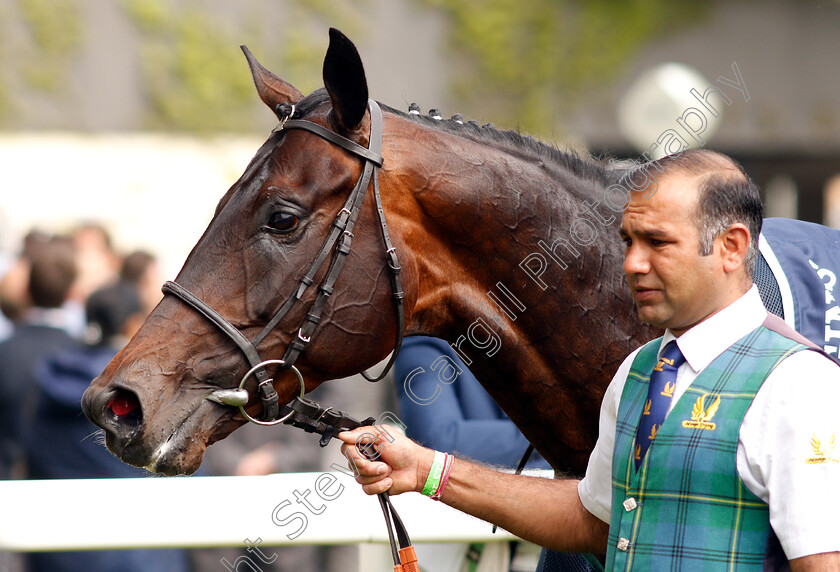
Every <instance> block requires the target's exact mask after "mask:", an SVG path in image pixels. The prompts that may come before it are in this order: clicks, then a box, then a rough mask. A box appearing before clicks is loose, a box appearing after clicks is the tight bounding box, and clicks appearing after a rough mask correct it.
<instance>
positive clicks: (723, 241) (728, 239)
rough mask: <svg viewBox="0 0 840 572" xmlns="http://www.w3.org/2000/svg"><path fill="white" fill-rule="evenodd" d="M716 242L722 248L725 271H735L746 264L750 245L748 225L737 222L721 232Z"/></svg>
mask: <svg viewBox="0 0 840 572" xmlns="http://www.w3.org/2000/svg"><path fill="white" fill-rule="evenodd" d="M715 242H717V243H718V245H719V248H720V249H721V251H720V254H721V261H722V263H723V271H724V272H726V273H729V272H735V271H736V270H738V269H739V268H740V267H742V266H743V265H744V260H745V259H746V257H747V251H748V250H749V247H750V231H749V229H748V228H747V227H746V225H744V224H743V223H740V222H736V223H735V224H733V225H731V226H730V227H729V228H728V229H726V230H725V231H723V232H722V233H720V234H719V235H718V236H717V238H715Z"/></svg>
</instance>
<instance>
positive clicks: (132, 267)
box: [120, 250, 155, 284]
mask: <svg viewBox="0 0 840 572" xmlns="http://www.w3.org/2000/svg"><path fill="white" fill-rule="evenodd" d="M154 262H155V257H154V256H152V255H151V254H149V253H148V252H144V251H142V250H137V251H134V252H132V253H131V254H129V255H128V256H126V257H125V260H123V264H122V268H121V269H120V279H121V280H125V281H127V282H131V283H132V284H138V283H139V282H140V279H141V278H142V277H143V274H145V273H146V270H148V269H149V266H150V265H151V264H153V263H154Z"/></svg>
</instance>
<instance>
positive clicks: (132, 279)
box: [120, 250, 164, 315]
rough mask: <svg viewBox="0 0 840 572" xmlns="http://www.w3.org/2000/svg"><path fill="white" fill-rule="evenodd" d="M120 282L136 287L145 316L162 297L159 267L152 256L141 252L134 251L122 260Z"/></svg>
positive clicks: (161, 279)
mask: <svg viewBox="0 0 840 572" xmlns="http://www.w3.org/2000/svg"><path fill="white" fill-rule="evenodd" d="M120 280H122V281H125V282H128V283H131V284H134V285H135V286H136V287H137V291H138V293H139V294H140V302H141V303H142V304H143V312H144V313H145V314H146V315H148V314H149V312H151V311H152V310H153V309H154V307H155V306H157V303H158V302H160V299H161V298H162V297H163V293H162V292H161V290H160V288H161V286H163V282H164V279H163V276H162V274H161V269H160V265H159V264H158V262H157V259H156V258H155V257H154V256H152V255H151V254H149V253H148V252H145V251H143V250H135V251H134V252H132V253H131V254H129V255H128V256H126V257H125V258H124V259H123V264H122V268H121V269H120Z"/></svg>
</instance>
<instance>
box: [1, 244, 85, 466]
mask: <svg viewBox="0 0 840 572" xmlns="http://www.w3.org/2000/svg"><path fill="white" fill-rule="evenodd" d="M75 279H76V261H75V252H74V250H73V246H72V244H71V243H69V242H68V241H67V240H64V239H60V238H53V239H50V240H49V241H47V242H46V243H44V244H43V245H41V246H40V247H39V248H38V249H37V251H34V252H33V253H32V255H31V261H30V263H29V273H28V279H27V285H28V286H27V288H28V289H27V293H28V297H29V304H28V306H29V307H27V308H26V309H25V311H24V313H23V315H22V317H21V324H20V325H19V326H18V327H17V328H16V329H15V331H14V333H13V334H12V336H11V337H10V338H8V339H7V340H5V341H3V342H2V343H0V392H2V393H1V394H2V396H3V399H2V400H0V479H8V478H10V476H13V474H14V473H13V468H14V469H16V470H17V469H19V468H20V467H19V460H20V456H21V449H20V441H19V440H20V433H21V431H22V428H23V427H25V426H26V424H27V423H28V422H29V417H31V415H32V413H33V410H34V407H35V398H36V396H37V391H38V388H37V381H36V376H35V368H36V366H37V365H38V363H39V362H41V361H42V360H43V359H44V358H45V357H47V356H48V355H51V354H52V353H55V352H57V351H59V350H60V349H62V348H65V347H68V346H70V345H72V344H74V343H75V342H74V340H73V338H72V337H71V336H70V335H69V334H68V333H67V331H66V326H67V315H66V313H65V311H64V309H63V308H62V306H63V304H64V303H65V302H66V301H67V297H68V294H69V292H70V287H71V286H72V284H73V282H74V280H75ZM18 476H19V475H18Z"/></svg>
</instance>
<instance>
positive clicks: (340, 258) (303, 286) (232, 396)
mask: <svg viewBox="0 0 840 572" xmlns="http://www.w3.org/2000/svg"><path fill="white" fill-rule="evenodd" d="M368 108H369V109H370V143H369V147H368V148H367V149H366V148H364V147H362V146H361V145H358V144H357V143H354V142H353V141H351V140H350V139H347V138H346V137H342V136H341V135H338V134H337V133H334V132H333V131H330V130H329V129H327V128H326V127H323V126H321V125H318V124H316V123H312V122H311V121H305V120H302V119H290V118H291V117H293V116H294V106H289V105H288V104H280V105H278V106H277V107H276V108H275V112H276V113H277V115H278V117H279V118H280V123H279V124H278V126H277V127H276V128H275V131H279V130H283V129H303V130H305V131H309V132H310V133H314V134H315V135H317V136H319V137H321V138H322V139H325V140H327V141H329V142H330V143H332V144H334V145H338V146H339V147H342V148H343V149H345V150H347V151H349V152H350V153H352V154H353V155H356V156H358V157H360V158H362V159H363V160H364V168H363V170H362V174H361V176H360V177H359V180H358V181H357V182H356V186H355V187H354V188H353V190H352V191H351V192H350V195H349V196H348V197H347V201H346V202H345V203H344V206H343V207H342V209H341V210H340V211H339V212H338V214H337V215H336V217H335V220H334V221H333V223H332V227H331V228H330V232H329V234H328V236H327V238H326V239H325V240H324V242H323V244H322V245H321V248H320V250H319V251H318V254H317V256H316V257H315V260H313V261H312V263H311V264H310V266H309V269H308V270H307V272H306V273H305V274H304V275H303V277H301V278H300V281H299V284H298V287H297V289H296V290H295V292H293V293H292V295H291V296H290V297H289V298H288V299H287V300H286V302H285V303H284V304H283V305H282V306H281V307H280V309H278V310H277V312H276V313H275V314H274V317H272V318H271V320H269V322H268V323H267V324H266V325H265V327H264V328H263V329H262V331H261V332H260V333H259V334H257V336H256V337H255V338H254V339H253V340H248V339H247V338H246V337H245V336H244V334H243V333H242V332H241V331H240V330H239V329H237V328H236V327H235V326H234V325H233V324H231V323H230V322H229V321H228V320H227V319H225V318H224V317H223V316H222V315H221V314H219V313H218V312H217V311H216V310H214V309H213V308H212V307H211V306H209V305H208V304H207V303H205V302H204V301H203V300H201V299H200V298H198V297H197V296H196V295H194V294H193V293H192V292H190V291H189V290H187V289H186V288H184V287H183V286H181V285H180V284H178V283H176V282H166V283H165V284H164V285H163V293H164V294H170V295H173V296H175V297H177V298H179V299H180V300H182V301H183V302H184V303H186V304H187V305H189V306H191V307H192V308H194V309H195V310H196V311H198V312H199V313H200V314H202V315H203V316H204V317H205V318H207V319H208V320H210V321H211V322H213V323H214V324H215V325H216V326H217V327H218V328H219V329H220V330H221V331H222V332H224V333H225V335H227V336H228V337H229V338H230V339H231V340H232V341H233V342H234V343H235V344H236V345H237V346H238V347H239V348H240V349H241V350H242V352H243V353H244V354H245V358H246V359H247V360H248V363H249V364H250V365H251V370H250V371H249V372H248V373H247V374H246V375H245V377H243V378H242V381H241V382H240V384H239V387H238V389H232V388H231V389H221V390H217V391H214V392H213V393H211V394H210V395H208V396H207V398H208V399H210V400H212V401H215V402H217V403H221V404H224V405H232V406H238V407H239V409H240V411H241V413H242V414H243V415H244V416H245V418H246V419H248V420H249V421H251V422H253V423H257V424H259V425H275V424H278V423H288V424H295V423H294V422H295V418H296V417H297V420H298V421H301V422H303V421H304V419H303V417H310V419H309V421H310V422H312V421H314V422H315V423H322V422H328V423H327V424H328V425H331V426H335V427H336V428H337V429H340V430H344V429H352V428H354V427H347V426H345V425H347V424H348V423H347V421H349V420H350V419H351V418H349V417H347V416H345V415H343V414H341V415H339V419H332V420H331V419H330V418H329V417H330V415H333V416H334V415H335V414H336V413H341V412H337V411H334V410H331V408H320V407H316V408H315V409H313V407H312V406H313V405H314V406H317V404H315V403H314V402H311V401H308V400H306V399H303V391H304V388H303V377H302V376H301V374H300V372H299V371H298V369H297V368H296V367H294V363H295V361H296V360H297V358H298V356H299V355H300V354H301V352H302V351H303V350H304V349H305V348H306V347H307V345H308V344H309V342H310V340H311V339H312V336H313V334H314V333H315V329H316V328H317V326H318V323H319V322H320V321H321V314H322V313H323V311H324V308H325V307H326V304H327V300H328V299H329V297H330V295H331V294H332V293H333V291H334V288H335V282H336V280H337V279H338V276H339V274H340V273H341V269H342V268H343V267H344V262H345V260H346V258H347V255H348V254H349V253H350V246H351V243H352V240H353V228H354V226H355V224H356V219H357V218H358V215H359V212H360V210H361V207H362V204H363V202H364V199H365V195H366V193H367V189H368V187H369V186H370V185H371V181H372V183H373V196H374V200H375V202H376V212H377V214H378V217H379V224H380V228H381V233H382V240H383V243H384V246H385V264H386V265H387V267H388V269H389V271H390V278H391V288H392V293H393V294H392V295H393V299H394V304H395V307H396V313H397V338H396V343H395V347H394V351H393V353H392V354H391V358H390V360H389V361H388V364H387V365H386V367H385V369H384V370H383V371H382V372H381V373H380V374H379V375H378V376H376V377H372V376H369V375H368V374H367V373H366V372H362V375H364V376H365V378H366V379H367V380H368V381H379V380H380V379H382V378H383V377H385V375H386V374H387V373H388V371H389V370H390V369H391V366H393V364H394V360H395V359H396V357H397V354H398V353H399V351H400V347H401V346H402V339H403V329H404V327H405V312H404V309H403V299H404V298H405V294H404V293H403V290H402V283H401V280H400V270H401V267H400V264H399V259H398V258H397V252H396V248H394V246H393V244H392V243H391V237H390V235H389V233H388V224H387V222H386V221H385V212H384V210H383V208H382V197H381V196H380V193H379V168H380V167H381V166H382V164H383V158H382V155H381V152H382V111H381V110H380V109H379V106H378V105H377V104H376V102H375V101H373V100H369V101H368ZM330 252H332V258H331V260H330V264H329V267H328V269H327V272H326V275H325V277H324V279H323V281H322V282H321V283H320V284H319V285H318V294H317V296H316V298H315V301H314V302H313V303H312V306H311V307H310V308H309V312H308V313H307V314H306V317H305V318H304V320H303V324H301V326H300V328H299V329H298V332H297V335H296V336H295V337H294V338H293V339H292V341H291V342H290V343H289V346H288V348H286V353H285V354H284V355H283V358H282V359H280V360H267V361H265V360H263V359H262V358H261V357H260V354H259V351H258V350H257V346H258V345H259V344H260V342H262V341H263V340H264V339H265V337H266V336H267V335H268V334H269V333H270V332H271V331H272V330H273V329H274V328H275V327H276V326H277V324H278V323H279V322H280V320H282V319H283V317H284V316H285V315H286V314H287V313H288V312H289V310H290V309H291V308H292V306H294V305H295V303H296V302H297V301H299V300H300V299H301V298H302V297H303V295H304V293H305V292H306V291H307V289H308V288H309V286H311V285H312V284H313V283H314V280H315V275H316V274H317V273H318V271H319V270H320V268H321V267H322V266H323V264H324V262H325V261H326V259H327V257H328V255H329V254H330ZM272 364H276V365H278V366H279V370H280V371H284V370H292V371H294V372H295V374H296V375H297V376H298V380H299V382H300V386H301V394H300V396H299V397H296V398H295V400H294V401H293V402H292V404H290V405H284V406H282V407H281V406H280V405H279V404H278V395H277V392H276V391H275V390H274V387H273V385H272V382H273V379H271V378H270V377H269V375H268V372H267V370H266V367H267V366H269V365H272ZM251 375H253V376H254V377H255V379H256V381H257V387H258V392H259V396H260V400H261V401H262V405H263V413H262V417H261V419H262V420H256V419H254V418H253V417H251V416H250V415H249V414H248V413H246V412H245V408H244V406H245V405H246V404H247V403H248V400H249V394H248V392H247V390H246V389H245V387H244V386H245V384H246V382H247V380H248V378H249V377H250V376H251ZM302 410H306V413H304V411H302ZM313 415H317V419H315V418H314V417H312V416H313ZM325 416H326V418H325ZM330 421H332V423H330ZM356 423H358V422H356ZM350 424H351V425H352V424H353V423H350ZM314 430H315V431H318V430H317V429H314ZM318 432H319V433H321V434H322V435H323V434H324V433H323V432H322V431H318ZM327 440H329V438H327Z"/></svg>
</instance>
